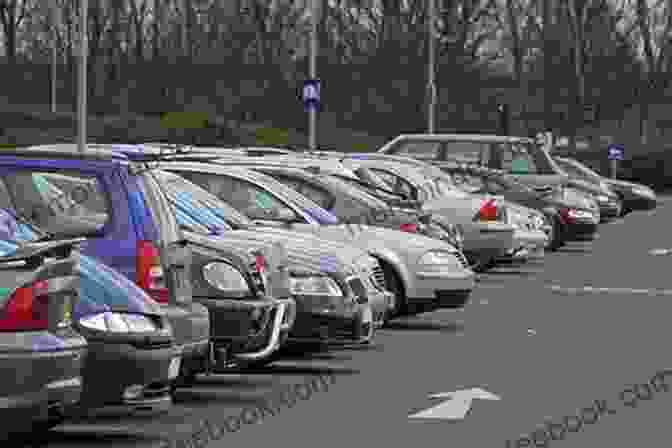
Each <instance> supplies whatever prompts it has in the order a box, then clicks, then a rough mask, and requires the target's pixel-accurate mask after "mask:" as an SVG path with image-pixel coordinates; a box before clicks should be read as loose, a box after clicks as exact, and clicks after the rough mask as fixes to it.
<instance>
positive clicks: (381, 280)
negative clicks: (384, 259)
mask: <svg viewBox="0 0 672 448" xmlns="http://www.w3.org/2000/svg"><path fill="white" fill-rule="evenodd" d="M371 283H373V286H375V287H376V288H378V289H380V290H381V291H383V290H385V271H383V267H382V266H381V265H380V263H376V266H375V267H374V268H373V273H372V274H371Z"/></svg>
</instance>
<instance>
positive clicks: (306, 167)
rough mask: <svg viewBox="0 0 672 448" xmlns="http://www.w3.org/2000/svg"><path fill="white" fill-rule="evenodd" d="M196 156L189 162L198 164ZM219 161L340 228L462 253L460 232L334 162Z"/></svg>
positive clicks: (296, 159)
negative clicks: (277, 186)
mask: <svg viewBox="0 0 672 448" xmlns="http://www.w3.org/2000/svg"><path fill="white" fill-rule="evenodd" d="M220 153H222V151H220ZM201 156H202V155H201V154H198V155H196V156H194V157H192V158H190V159H189V160H192V161H199V158H201ZM224 159H226V161H227V163H230V164H231V165H232V166H233V165H236V166H242V167H247V168H251V169H255V170H257V171H259V172H262V173H264V174H267V175H269V176H271V177H273V178H274V179H276V180H278V181H279V182H282V183H284V184H285V185H287V186H288V187H290V188H293V189H295V190H297V191H299V192H300V193H301V194H303V195H304V196H306V197H308V198H309V199H311V200H312V201H313V202H315V203H316V204H318V205H320V206H321V207H322V208H324V209H325V210H327V211H329V212H331V213H333V214H334V215H336V216H337V217H338V218H339V220H341V222H343V223H348V224H367V225H373V226H379V227H386V228H391V229H398V230H401V231H403V232H410V233H418V234H420V235H424V236H428V237H430V238H436V239H440V240H445V241H446V242H448V243H449V244H452V245H453V246H455V247H457V248H458V249H462V231H461V229H460V228H459V226H456V225H454V224H452V223H450V222H448V220H446V219H444V218H443V217H441V216H440V215H432V214H431V213H423V212H422V211H421V210H419V208H418V204H409V203H404V201H403V200H402V198H401V197H400V196H398V195H394V193H393V192H391V191H389V190H387V191H375V190H376V189H377V188H376V187H373V186H372V185H370V184H367V183H366V182H364V181H362V180H361V179H359V178H358V177H357V175H356V174H355V173H354V172H352V171H351V170H349V169H347V168H346V167H345V166H343V165H342V164H341V163H340V162H339V161H338V160H334V159H324V158H313V157H309V156H306V157H304V156H303V155H302V154H296V155H294V156H292V157H258V158H251V157H240V156H237V155H230V154H229V155H227V156H225V157H223V158H222V159H220V162H223V161H224ZM180 160H182V159H180ZM201 160H202V161H208V160H212V159H210V158H205V159H201ZM372 190H374V191H372ZM390 196H393V197H392V198H390Z"/></svg>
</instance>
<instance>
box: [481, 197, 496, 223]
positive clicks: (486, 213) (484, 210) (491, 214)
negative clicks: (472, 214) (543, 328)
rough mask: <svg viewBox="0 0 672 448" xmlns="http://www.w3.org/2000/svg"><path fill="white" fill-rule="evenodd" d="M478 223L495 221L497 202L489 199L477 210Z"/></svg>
mask: <svg viewBox="0 0 672 448" xmlns="http://www.w3.org/2000/svg"><path fill="white" fill-rule="evenodd" d="M478 220H479V221H497V201H496V200H494V199H489V200H487V201H485V202H484V203H483V204H482V205H481V208H480V209H479V210H478Z"/></svg>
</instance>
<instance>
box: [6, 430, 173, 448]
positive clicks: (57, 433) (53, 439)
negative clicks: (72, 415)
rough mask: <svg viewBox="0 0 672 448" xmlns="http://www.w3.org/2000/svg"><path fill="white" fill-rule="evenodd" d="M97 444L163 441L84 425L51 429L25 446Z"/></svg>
mask: <svg viewBox="0 0 672 448" xmlns="http://www.w3.org/2000/svg"><path fill="white" fill-rule="evenodd" d="M93 444H95V445H96V446H106V445H113V446H115V447H119V445H120V444H125V445H128V446H129V447H133V446H138V445H141V444H142V445H143V446H147V445H153V446H156V447H158V446H160V445H161V441H160V440H159V439H158V438H157V437H154V436H144V435H141V434H135V433H130V432H129V433H124V432H123V431H120V430H110V431H105V430H104V429H101V428H100V427H90V428H87V427H86V426H84V425H82V426H81V427H79V426H78V427H77V428H76V429H74V431H73V429H72V428H68V427H66V428H64V429H60V428H55V429H53V430H51V431H49V432H48V433H47V434H46V435H45V436H44V438H42V439H41V440H32V441H30V442H27V443H26V444H24V445H23V446H24V447H26V448H27V447H31V446H33V447H38V446H39V447H44V446H51V445H60V446H66V447H74V446H86V447H89V446H91V445H93ZM12 446H14V447H21V446H22V445H20V444H15V443H12Z"/></svg>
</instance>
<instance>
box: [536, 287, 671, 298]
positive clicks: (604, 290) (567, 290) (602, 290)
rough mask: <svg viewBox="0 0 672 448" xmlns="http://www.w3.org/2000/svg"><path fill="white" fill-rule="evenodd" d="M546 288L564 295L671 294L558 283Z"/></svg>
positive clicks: (669, 291) (660, 291)
mask: <svg viewBox="0 0 672 448" xmlns="http://www.w3.org/2000/svg"><path fill="white" fill-rule="evenodd" d="M548 289H550V290H551V291H553V292H555V293H557V294H564V295H575V294H576V295H579V294H641V295H650V296H672V289H641V288H640V289H637V288H594V287H592V286H584V287H582V288H564V287H562V286H558V285H552V286H550V287H549V288H548Z"/></svg>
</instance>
